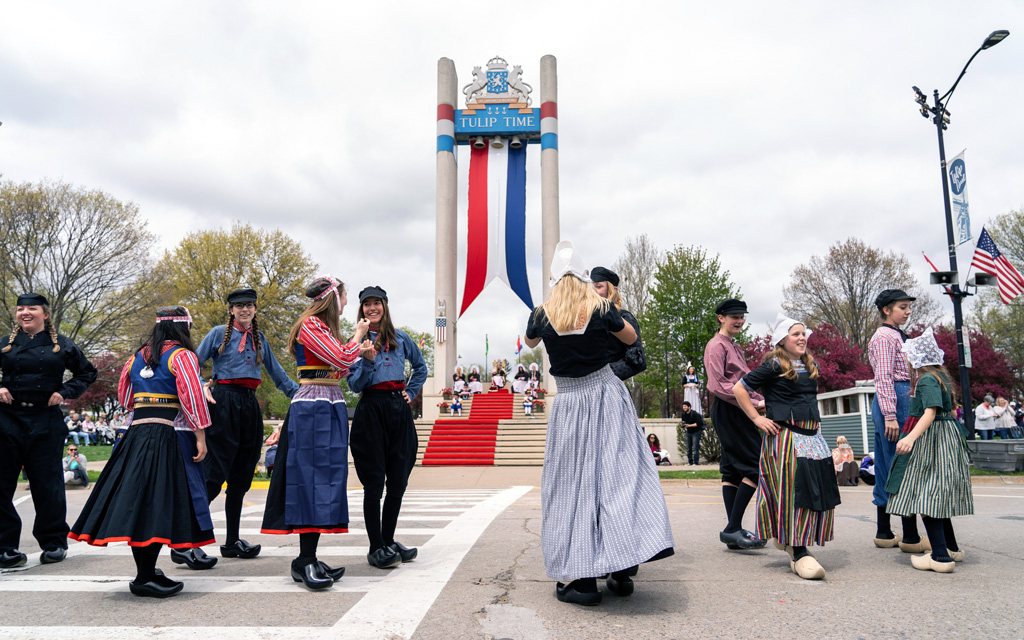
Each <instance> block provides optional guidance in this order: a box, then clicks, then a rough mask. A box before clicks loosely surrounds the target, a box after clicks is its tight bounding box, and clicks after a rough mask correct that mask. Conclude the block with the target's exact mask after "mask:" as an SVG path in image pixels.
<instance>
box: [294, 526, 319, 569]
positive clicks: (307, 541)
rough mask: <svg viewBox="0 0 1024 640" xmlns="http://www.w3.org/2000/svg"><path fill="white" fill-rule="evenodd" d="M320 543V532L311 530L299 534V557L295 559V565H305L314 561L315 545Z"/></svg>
mask: <svg viewBox="0 0 1024 640" xmlns="http://www.w3.org/2000/svg"><path fill="white" fill-rule="evenodd" d="M319 543H320V533H319V532H317V531H313V532H310V533H300V534H299V557H298V558H296V559H295V561H294V564H295V565H296V566H303V567H304V566H306V565H307V564H313V563H314V562H316V547H317V545H318V544H319Z"/></svg>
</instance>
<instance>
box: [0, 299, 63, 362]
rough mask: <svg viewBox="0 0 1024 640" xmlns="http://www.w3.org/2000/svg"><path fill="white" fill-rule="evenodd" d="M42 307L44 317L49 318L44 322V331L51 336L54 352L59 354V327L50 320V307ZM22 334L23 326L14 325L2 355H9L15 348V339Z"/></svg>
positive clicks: (0, 351) (45, 305)
mask: <svg viewBox="0 0 1024 640" xmlns="http://www.w3.org/2000/svg"><path fill="white" fill-rule="evenodd" d="M40 306H41V307H42V308H43V315H45V316H47V318H46V320H45V321H44V322H43V330H44V331H46V333H48V334H50V340H52V341H53V352H54V353H57V352H58V351H60V343H59V342H57V327H55V326H53V322H51V321H50V318H49V315H50V305H48V304H44V305H40ZM21 332H22V328H21V325H20V324H18V323H14V328H13V329H11V337H10V338H8V339H7V346H6V347H4V348H3V349H0V353H7V352H8V351H10V350H11V347H13V346H14V337H15V336H17V335H18V334H19V333H21Z"/></svg>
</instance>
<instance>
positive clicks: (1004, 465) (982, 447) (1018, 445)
mask: <svg viewBox="0 0 1024 640" xmlns="http://www.w3.org/2000/svg"><path fill="white" fill-rule="evenodd" d="M967 449H968V451H970V452H971V461H972V462H973V463H974V468H975V469H981V470H984V471H1024V440H968V441H967Z"/></svg>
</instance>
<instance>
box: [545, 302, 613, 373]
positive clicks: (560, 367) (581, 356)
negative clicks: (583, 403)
mask: <svg viewBox="0 0 1024 640" xmlns="http://www.w3.org/2000/svg"><path fill="white" fill-rule="evenodd" d="M625 326H626V323H625V322H624V321H623V320H622V316H620V315H619V312H618V310H616V309H615V306H614V305H609V308H608V311H606V312H604V313H601V310H600V308H598V309H595V310H594V313H593V315H591V316H590V321H589V322H587V326H586V327H585V328H584V329H583V330H582V331H574V332H572V333H567V334H564V335H559V334H558V332H557V331H555V328H554V327H552V326H551V323H550V322H548V317H547V314H545V313H544V308H543V307H537V308H536V309H534V310H533V312H532V313H530V318H529V320H528V321H527V323H526V337H527V338H529V339H531V340H536V339H537V338H540V339H541V340H543V341H544V347H545V348H546V349H547V351H548V358H549V359H550V361H551V374H552V375H556V376H564V377H566V378H582V377H583V376H586V375H590V374H591V373H594V372H595V371H597V370H598V369H600V368H602V367H604V366H605V365H606V364H608V339H609V338H610V337H611V338H613V339H614V336H609V335H608V334H609V332H615V331H622V329H623V328H625Z"/></svg>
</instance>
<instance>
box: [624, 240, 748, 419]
mask: <svg viewBox="0 0 1024 640" xmlns="http://www.w3.org/2000/svg"><path fill="white" fill-rule="evenodd" d="M739 296H740V289H739V287H738V286H736V284H734V283H733V282H732V281H731V280H730V278H729V271H728V270H726V269H725V268H724V267H723V266H722V263H721V261H720V259H719V257H718V255H717V254H716V255H714V256H709V255H708V252H707V250H706V249H703V248H701V247H698V246H691V247H681V246H677V247H675V248H674V249H672V250H671V251H668V252H667V253H665V255H664V256H663V257H662V259H661V261H660V262H659V263H658V268H657V271H656V272H655V276H654V285H653V287H652V289H651V300H650V302H649V303H648V305H647V309H646V311H645V313H644V315H643V317H641V318H638V320H639V321H640V331H641V334H642V335H643V340H644V351H645V353H646V355H647V371H645V372H644V373H642V374H640V376H637V377H638V378H639V379H640V380H639V381H640V382H641V383H642V384H643V386H644V388H645V389H646V390H647V392H646V395H645V397H644V402H643V405H644V407H645V410H644V413H645V414H648V415H649V414H651V413H654V412H655V411H656V410H657V407H661V412H662V414H663V415H669V414H673V413H674V414H676V415H678V413H679V407H678V406H676V405H677V403H676V402H672V401H671V399H670V401H669V404H670V405H671V406H666V401H665V390H666V388H668V390H669V395H670V398H671V397H672V396H673V394H672V393H671V392H672V391H678V390H679V389H681V388H682V376H683V375H684V374H685V373H686V367H687V365H688V364H692V365H693V366H694V367H696V368H697V370H698V371H700V372H702V375H703V368H704V347H705V345H707V343H708V340H710V339H711V338H712V336H714V335H715V333H716V332H717V331H718V319H717V317H716V316H715V313H714V309H715V305H717V304H718V303H719V302H720V301H722V300H724V299H725V298H738V297H739ZM652 390H657V391H652ZM659 396H660V401H658V400H657V398H658V397H659ZM678 397H679V396H678V394H676V398H678Z"/></svg>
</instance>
